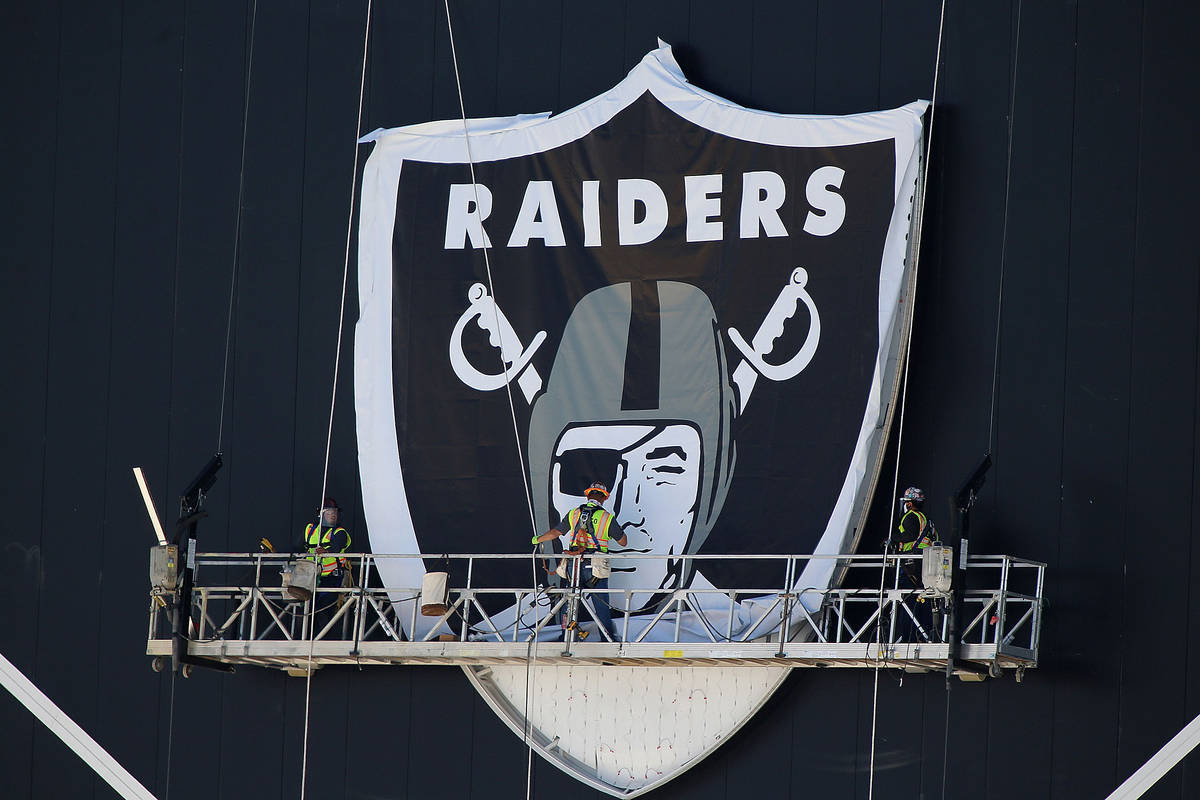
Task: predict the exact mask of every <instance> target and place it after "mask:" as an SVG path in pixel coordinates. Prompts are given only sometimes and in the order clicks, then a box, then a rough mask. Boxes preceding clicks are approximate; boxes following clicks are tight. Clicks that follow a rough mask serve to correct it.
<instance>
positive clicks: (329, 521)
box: [300, 497, 350, 632]
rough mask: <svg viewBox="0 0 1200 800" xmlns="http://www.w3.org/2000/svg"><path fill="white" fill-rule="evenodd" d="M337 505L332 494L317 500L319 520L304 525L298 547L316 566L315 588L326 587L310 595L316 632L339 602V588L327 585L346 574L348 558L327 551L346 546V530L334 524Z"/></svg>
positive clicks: (338, 582) (340, 580)
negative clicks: (334, 589)
mask: <svg viewBox="0 0 1200 800" xmlns="http://www.w3.org/2000/svg"><path fill="white" fill-rule="evenodd" d="M340 512H341V509H340V508H339V507H338V504H337V501H336V500H334V499H333V498H332V497H326V498H325V501H324V502H323V503H322V504H321V516H320V521H319V522H318V523H317V524H315V525H314V524H313V523H311V522H310V523H308V525H306V526H305V527H304V539H303V541H302V543H301V548H300V549H302V550H304V551H305V552H307V553H308V554H309V555H308V558H309V559H310V560H312V561H316V562H317V564H318V566H319V568H320V575H319V576H318V579H317V586H318V589H325V590H327V591H325V592H323V593H322V592H321V591H318V592H317V597H315V598H314V599H313V603H314V606H315V609H316V612H317V613H316V619H315V621H314V626H315V629H316V631H317V632H319V631H320V630H321V628H323V627H324V626H325V622H327V621H328V620H329V618H330V617H331V616H332V615H333V609H334V606H337V605H340V603H339V602H338V600H339V599H340V595H341V593H340V592H331V591H328V590H329V589H333V588H337V587H341V586H342V585H343V581H345V580H346V578H348V577H349V575H350V562H349V561H347V560H346V559H345V558H342V557H340V556H334V555H329V554H330V553H345V552H346V551H347V550H348V549H349V548H350V534H349V533H347V532H346V529H345V528H343V527H341V526H340V525H338V515H339V513H340Z"/></svg>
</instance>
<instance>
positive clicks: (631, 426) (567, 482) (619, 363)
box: [528, 281, 737, 603]
mask: <svg viewBox="0 0 1200 800" xmlns="http://www.w3.org/2000/svg"><path fill="white" fill-rule="evenodd" d="M736 413H737V399H736V397H735V395H734V393H733V390H732V387H731V384H730V381H729V370H728V367H727V362H726V358H725V350H724V347H723V345H722V341H721V335H720V330H719V328H718V326H717V318H716V313H715V312H714V310H713V307H712V303H711V302H710V301H709V299H708V296H707V295H705V293H704V292H703V291H701V290H700V289H698V288H696V287H694V286H691V285H689V284H686V283H679V282H675V281H640V282H637V283H618V284H614V285H611V286H605V287H603V288H600V289H596V290H595V291H592V292H591V293H589V294H587V295H586V296H585V297H584V298H583V299H582V300H580V301H579V303H578V304H577V305H576V306H575V308H574V310H573V312H572V314H571V317H570V319H569V320H568V322H567V324H566V327H565V329H564V331H563V334H562V341H561V343H560V345H559V348H558V352H557V355H556V358H555V361H554V365H553V367H552V369H551V372H550V376H549V380H548V382H547V386H546V390H545V392H544V393H543V394H542V395H541V396H540V397H538V398H537V400H536V401H535V403H534V405H533V408H532V412H531V417H530V423H529V439H528V459H529V474H530V476H531V482H532V490H533V499H534V509H535V513H536V514H537V523H538V526H539V528H540V529H543V530H544V529H546V528H547V527H549V526H550V525H552V524H554V523H555V522H557V521H558V519H559V518H560V517H561V516H562V515H563V514H564V513H565V512H566V511H569V510H570V509H571V508H573V507H575V506H577V505H579V504H581V503H583V502H584V496H585V493H586V490H587V487H588V486H589V485H590V484H591V483H592V481H601V482H604V483H606V484H607V485H609V486H611V487H612V494H611V496H610V497H609V499H608V501H607V502H606V503H605V505H606V506H607V507H609V509H610V510H611V511H613V513H614V514H616V516H617V521H618V522H620V523H621V524H622V525H623V527H624V530H625V533H626V534H627V536H628V537H629V542H628V546H629V547H630V548H633V549H638V550H649V551H650V552H651V553H653V554H656V555H659V556H672V555H674V556H678V555H681V554H691V553H695V552H697V551H698V550H699V549H700V547H701V545H703V544H704V541H705V539H706V538H707V537H708V535H709V533H710V531H711V530H712V528H713V525H714V524H715V523H716V520H717V518H718V517H719V516H720V513H721V507H722V505H723V504H724V501H725V496H726V493H727V492H728V489H729V482H730V479H731V477H732V473H733V466H734V460H735V453H734V443H733V439H732V436H731V426H732V423H733V419H734V416H735V415H736ZM623 563H629V562H623ZM631 568H632V570H633V571H632V572H629V573H625V574H619V575H614V579H613V585H614V586H616V587H618V588H621V587H622V586H624V587H628V588H635V587H636V588H641V589H670V588H673V587H676V586H683V585H687V583H688V582H689V581H690V578H691V574H690V569H689V568H688V567H686V566H684V565H683V564H682V563H681V562H679V561H678V560H677V559H671V558H661V557H660V558H657V559H644V560H635V561H632V567H631ZM643 599H644V598H643ZM635 603H637V600H635Z"/></svg>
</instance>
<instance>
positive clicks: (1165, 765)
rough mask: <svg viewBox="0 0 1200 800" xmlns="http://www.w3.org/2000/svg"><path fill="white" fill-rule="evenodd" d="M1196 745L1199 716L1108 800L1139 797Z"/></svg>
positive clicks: (1127, 799)
mask: <svg viewBox="0 0 1200 800" xmlns="http://www.w3.org/2000/svg"><path fill="white" fill-rule="evenodd" d="M1197 744H1200V716H1198V717H1196V718H1195V719H1194V720H1192V721H1191V722H1189V723H1188V724H1187V725H1185V726H1184V728H1183V730H1181V731H1180V732H1179V733H1177V734H1175V738H1173V739H1171V741H1169V742H1167V743H1166V744H1164V745H1163V746H1162V749H1161V750H1159V751H1158V752H1157V753H1155V754H1154V755H1153V756H1151V757H1150V760H1149V761H1147V762H1146V763H1145V764H1142V766H1141V767H1139V768H1138V771H1137V772H1135V773H1133V774H1132V775H1130V776H1129V778H1128V779H1127V780H1126V781H1125V782H1124V783H1122V784H1121V785H1120V786H1118V787H1117V788H1116V791H1114V792H1113V793H1112V794H1110V795H1109V796H1108V800H1134V798H1138V797H1141V796H1142V795H1143V794H1145V793H1146V790H1147V789H1149V788H1150V787H1151V786H1153V785H1154V784H1156V783H1158V779H1159V778H1161V777H1162V776H1163V775H1166V774H1167V773H1168V772H1170V771H1171V768H1172V767H1174V766H1175V765H1176V764H1178V763H1179V762H1180V761H1181V760H1182V759H1183V757H1184V756H1186V755H1187V754H1188V753H1190V752H1192V750H1193V749H1194V748H1195V747H1196V745H1197Z"/></svg>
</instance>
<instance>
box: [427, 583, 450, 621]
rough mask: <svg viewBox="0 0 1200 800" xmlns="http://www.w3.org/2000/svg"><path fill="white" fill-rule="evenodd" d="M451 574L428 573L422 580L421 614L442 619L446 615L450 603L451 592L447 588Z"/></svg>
mask: <svg viewBox="0 0 1200 800" xmlns="http://www.w3.org/2000/svg"><path fill="white" fill-rule="evenodd" d="M449 581H450V574H449V573H447V572H426V573H425V577H423V578H421V614H422V615H423V616H426V617H440V616H442V615H443V614H445V613H446V611H447V610H449V609H448V604H449V602H450V590H449V589H448V588H447V586H448V584H449Z"/></svg>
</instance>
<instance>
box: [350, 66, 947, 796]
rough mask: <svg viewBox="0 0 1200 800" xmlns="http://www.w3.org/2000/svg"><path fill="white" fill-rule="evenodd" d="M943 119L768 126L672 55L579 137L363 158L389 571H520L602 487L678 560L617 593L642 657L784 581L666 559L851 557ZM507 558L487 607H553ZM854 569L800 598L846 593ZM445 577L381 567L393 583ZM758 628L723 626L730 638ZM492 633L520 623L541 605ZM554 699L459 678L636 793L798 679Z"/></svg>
mask: <svg viewBox="0 0 1200 800" xmlns="http://www.w3.org/2000/svg"><path fill="white" fill-rule="evenodd" d="M925 107H926V104H925V103H924V102H914V103H911V104H909V105H907V106H905V107H903V108H900V109H896V110H893V111H885V112H879V113H871V114H860V115H855V116H850V117H808V116H788V115H780V114H768V113H764V112H758V111H752V110H749V109H745V108H742V107H740V106H737V105H735V104H733V103H731V102H729V101H727V100H723V99H721V98H719V97H716V96H714V95H711V94H708V93H706V92H703V91H701V90H699V89H697V88H695V87H693V86H691V85H689V84H688V83H687V81H686V80H685V78H684V77H683V75H682V73H681V72H680V70H679V67H678V66H677V65H676V63H675V61H674V59H673V57H672V55H671V51H670V48H669V47H667V46H665V45H664V46H662V47H660V48H659V49H657V50H655V51H652V52H651V53H649V54H648V55H647V56H646V57H645V58H644V59H643V60H642V62H641V63H640V64H639V65H638V66H637V67H635V68H634V69H633V71H632V72H630V74H629V75H628V77H627V78H626V79H625V80H623V81H622V82H621V83H620V84H618V85H617V86H616V87H614V88H613V89H612V90H610V91H609V92H607V93H605V94H604V95H602V96H600V97H597V98H595V99H593V100H590V101H588V102H586V103H584V104H582V105H580V106H578V107H576V108H574V109H571V110H570V111H566V112H564V113H562V114H560V115H558V116H554V117H547V116H546V115H533V116H523V117H513V118H507V119H489V120H472V121H471V122H470V123H469V134H468V135H464V131H463V124H462V122H461V121H458V122H440V123H428V124H425V125H417V126H411V127H408V128H400V129H395V130H390V131H382V132H378V133H376V134H373V135H372V136H371V137H368V139H370V140H372V141H374V150H373V152H372V154H371V157H370V159H369V161H368V164H367V168H366V171H365V173H364V183H363V192H362V214H361V228H360V236H359V247H360V251H359V296H360V309H359V313H360V317H359V322H358V326H357V331H356V336H355V344H354V354H355V355H354V358H355V393H356V396H355V408H356V413H357V428H358V447H359V459H360V470H361V479H362V487H363V501H364V507H365V512H366V521H367V524H368V527H369V537H370V543H371V547H372V549H373V550H374V551H375V552H376V553H417V552H421V553H426V554H441V553H469V552H473V553H528V552H529V549H530V545H529V541H530V537H531V533H532V534H534V535H536V534H539V533H542V532H544V531H546V530H548V529H549V528H550V527H551V526H553V525H555V524H556V523H558V521H559V520H560V519H561V518H562V517H563V516H564V514H566V513H567V512H568V511H570V510H571V509H573V508H576V507H578V506H579V505H580V504H581V503H582V502H583V501H584V492H585V490H586V488H587V487H588V486H589V485H591V484H592V483H593V482H601V483H604V484H605V485H606V486H607V487H609V489H610V491H611V494H610V496H609V498H608V499H607V501H606V502H605V507H606V508H607V509H608V510H609V511H611V512H612V513H613V514H614V515H615V517H616V521H617V522H619V523H620V524H621V526H622V527H623V530H624V532H625V534H626V535H627V537H628V547H629V548H632V549H636V550H639V551H643V552H644V553H646V554H651V555H655V556H659V557H658V558H649V557H646V558H641V559H638V560H632V561H631V560H625V561H622V562H621V567H622V568H623V571H614V572H613V574H612V576H611V579H610V581H611V582H610V586H611V587H612V588H615V589H621V590H629V591H628V592H623V593H621V595H620V597H622V598H623V599H621V600H619V601H618V600H614V602H613V611H614V616H618V615H619V616H620V617H621V618H624V617H625V616H626V612H628V616H629V619H630V629H629V633H628V635H629V637H630V638H633V637H635V636H638V635H641V634H645V636H646V640H647V641H652V640H654V639H655V638H656V637H662V638H669V637H670V636H672V635H673V634H674V626H671V627H672V629H671V630H670V631H667V630H662V631H661V632H660V631H659V628H655V627H653V626H649V628H648V621H649V620H650V619H651V618H652V614H653V612H654V611H655V609H656V608H658V607H659V606H660V603H661V601H662V598H663V597H665V596H669V593H670V592H671V591H673V590H676V589H681V588H692V589H696V588H697V587H700V588H706V589H714V588H715V589H721V590H731V589H733V588H736V587H747V586H763V585H778V575H777V574H776V572H777V569H778V568H777V566H767V565H766V564H765V562H757V563H758V564H759V565H760V566H758V567H755V566H754V564H755V563H756V562H742V563H741V564H740V565H739V563H737V562H734V561H701V562H693V561H692V560H689V559H679V558H671V556H680V555H691V554H705V553H710V554H729V553H818V554H838V553H845V552H850V551H851V550H852V549H853V547H854V545H855V542H856V538H857V535H858V530H859V526H860V523H861V520H862V517H863V515H864V513H865V508H866V505H867V504H868V502H869V495H870V492H871V491H872V489H873V486H874V482H875V479H876V476H877V474H878V462H879V459H880V455H881V448H882V445H883V442H884V441H885V439H886V428H887V423H888V420H889V419H890V414H889V405H890V403H891V399H892V396H893V392H894V389H895V386H896V384H897V377H898V365H899V362H900V353H901V350H902V347H903V343H902V341H901V340H902V337H903V330H904V322H905V320H904V313H903V308H904V305H903V303H902V299H903V298H904V296H905V294H906V292H907V284H908V282H909V280H910V273H909V270H908V266H907V265H908V262H909V258H908V256H909V254H910V242H909V232H910V229H911V225H912V222H911V220H912V218H913V216H914V213H913V212H914V207H917V208H919V204H914V196H915V194H916V191H917V183H918V180H917V179H918V173H919V161H920V143H921V115H922V113H923V112H924V110H925ZM472 166H473V173H472ZM510 400H511V402H510ZM544 546H548V545H544ZM663 556H666V557H663ZM504 563H508V564H511V565H512V566H511V569H508V570H505V569H504V568H502V567H496V568H495V569H494V572H493V573H491V574H479V573H478V572H477V573H476V574H475V575H474V577H473V583H474V584H475V585H486V584H488V583H489V582H491V581H494V584H493V585H496V586H516V585H529V582H530V578H531V576H530V565H529V562H528V561H510V562H504ZM696 563H699V564H700V565H701V566H699V567H698V568H697V567H696V566H695V564H696ZM833 563H834V562H833V561H831V560H829V561H813V562H810V563H809V564H808V566H807V567H806V568H805V570H804V572H803V574H801V575H800V577H799V578H798V580H797V581H796V585H797V586H803V587H817V588H823V587H826V586H828V585H829V582H830V581H831V580H832V579H833V578H834V575H833ZM747 564H749V566H747ZM423 569H424V567H423V565H422V564H421V563H420V562H419V561H417V560H408V561H400V560H393V561H384V562H382V563H381V564H380V571H381V573H383V575H382V577H383V579H384V581H385V582H386V584H387V585H388V586H396V587H400V586H419V585H420V583H421V574H422V572H423ZM767 570H770V572H768V571H767ZM539 580H546V576H541V577H540V578H539ZM551 580H553V578H551ZM613 596H614V597H617V595H613ZM408 602H412V601H411V600H410V601H408ZM754 602H756V601H753V600H750V601H746V603H749V604H751V605H750V606H744V604H737V603H735V604H730V603H729V602H728V600H726V602H724V603H720V604H717V605H718V606H719V608H717V607H714V608H713V609H711V611H712V614H713V615H716V616H717V617H718V619H717V621H716V623H714V624H717V626H718V627H720V628H721V629H722V630H733V631H734V632H735V637H734V638H736V636H737V635H738V634H739V633H741V632H745V631H746V630H747V626H748V625H749V621H750V620H752V619H758V618H759V617H756V616H755V614H754V613H753V612H754V608H753V605H752V604H753V603H754ZM488 611H489V615H490V616H491V617H492V619H493V620H494V621H495V623H496V624H497V625H499V626H501V627H502V628H503V627H504V626H506V625H507V626H509V627H512V626H514V625H521V624H527V625H530V626H531V625H532V623H533V621H534V620H536V618H537V614H538V611H539V609H537V608H536V607H532V606H525V607H517V606H515V605H512V603H511V601H510V602H509V603H507V604H506V603H505V602H504V601H497V602H495V603H493V604H492V605H491V606H490V607H489V609H488ZM721 614H724V615H725V616H724V617H720V616H719V615H721ZM400 616H401V617H402V618H403V619H405V620H407V619H409V618H410V617H409V615H407V614H404V613H402V614H401V615H400ZM418 619H421V620H424V619H425V618H418ZM712 622H713V620H710V619H707V618H706V619H704V620H700V619H681V620H680V627H681V630H682V631H683V633H682V634H681V635H682V636H685V637H686V636H689V635H694V636H700V635H702V634H703V632H704V626H705V625H706V624H709V623H712ZM421 624H428V623H427V622H426V623H421ZM660 627H662V626H660ZM416 632H417V633H423V631H421V630H418V631H416ZM410 633H412V632H410ZM558 633H559V631H557V630H554V629H552V628H546V629H544V630H543V635H544V636H555V635H557V634H558ZM533 672H534V674H533V676H532V677H533V679H532V680H531V681H529V682H528V683H527V680H526V669H525V667H523V666H517V667H490V668H488V669H486V670H478V669H476V668H467V673H468V676H469V677H470V678H471V680H472V682H473V683H474V684H475V686H476V687H477V688H478V689H479V691H480V692H481V693H482V694H483V696H484V697H485V699H487V701H488V703H489V704H490V705H491V706H492V708H493V709H495V710H496V712H497V713H498V714H499V715H500V717H501V718H502V719H503V720H504V721H505V722H506V723H507V724H509V725H510V726H511V727H512V729H513V730H514V732H516V733H517V734H518V735H521V736H524V735H525V734H526V733H527V732H528V734H529V738H530V740H531V741H532V742H533V743H534V745H535V746H536V747H537V748H538V749H539V751H540V752H541V754H542V755H543V756H544V757H546V758H547V759H549V760H550V761H552V762H553V763H555V764H556V765H557V766H559V767H561V768H562V769H564V770H566V771H568V772H570V773H571V774H573V775H575V776H576V777H577V778H579V779H580V780H582V781H585V782H587V783H589V784H591V785H593V786H595V787H597V788H600V789H602V790H604V791H607V792H609V793H611V794H614V795H617V796H631V795H635V794H639V793H641V792H644V791H647V790H649V789H651V788H653V787H654V786H656V785H659V784H660V783H661V782H662V781H664V780H667V779H669V778H671V777H673V776H674V775H677V774H679V772H681V771H682V770H684V769H686V768H687V767H689V766H691V765H692V764H694V763H696V762H697V761H698V760H699V759H700V758H702V757H703V756H704V755H706V754H707V753H708V752H711V750H712V749H713V748H715V747H716V746H718V745H719V744H721V743H722V742H723V741H725V740H726V739H727V738H728V737H729V736H730V735H731V734H732V733H733V732H734V731H736V730H737V728H738V727H740V725H741V724H742V723H743V722H744V721H745V720H746V719H748V718H749V717H750V716H751V715H752V714H753V713H754V712H755V711H756V710H757V709H758V708H759V707H760V706H761V705H762V704H763V703H764V702H765V701H766V700H767V699H768V698H769V696H770V694H771V692H773V691H774V689H775V688H776V687H777V686H778V685H779V683H780V682H781V681H782V679H783V678H784V677H785V675H786V672H787V670H786V668H776V667H737V668H731V667H686V668H670V667H661V668H655V669H638V668H632V667H631V668H625V667H587V668H580V667H565V666H554V665H538V666H536V667H535V668H534V670H533ZM527 687H528V696H527ZM635 716H636V721H637V724H636V725H634V724H632V720H633V719H634V717H635Z"/></svg>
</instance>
